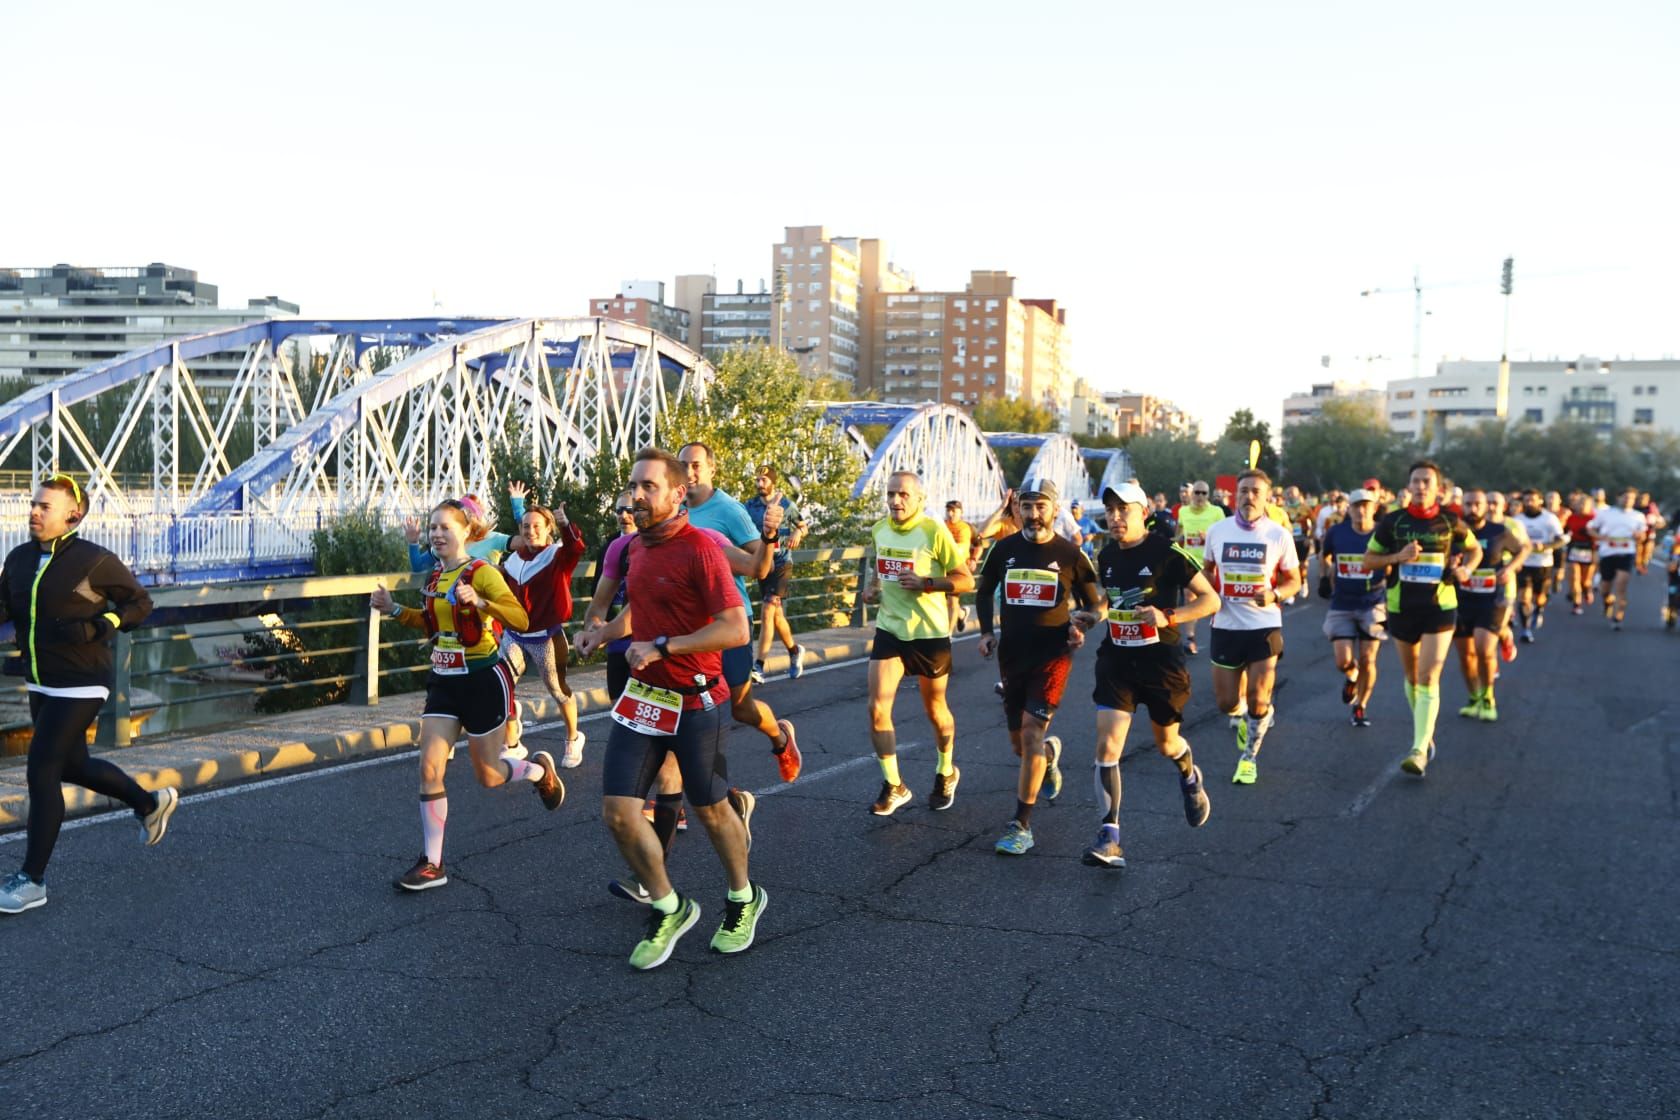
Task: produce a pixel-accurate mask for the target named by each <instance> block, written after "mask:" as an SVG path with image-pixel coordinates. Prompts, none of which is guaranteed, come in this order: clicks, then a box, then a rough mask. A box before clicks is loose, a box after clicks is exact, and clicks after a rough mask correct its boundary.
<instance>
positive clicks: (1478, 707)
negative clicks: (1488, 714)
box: [1458, 696, 1482, 719]
mask: <svg viewBox="0 0 1680 1120" xmlns="http://www.w3.org/2000/svg"><path fill="white" fill-rule="evenodd" d="M1458 714H1459V715H1461V716H1463V717H1464V718H1465V719H1480V718H1481V716H1482V698H1481V697H1480V696H1472V697H1470V703H1468V704H1466V705H1464V707H1462V708H1460V709H1459V710H1458Z"/></svg>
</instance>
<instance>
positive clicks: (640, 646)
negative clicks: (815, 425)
mask: <svg viewBox="0 0 1680 1120" xmlns="http://www.w3.org/2000/svg"><path fill="white" fill-rule="evenodd" d="M692 473H693V471H692V467H691V465H690V464H687V463H684V462H683V461H682V460H681V459H679V458H677V457H676V456H674V455H672V454H671V453H670V452H668V451H662V450H660V449H658V448H654V447H649V448H644V449H643V450H642V451H641V452H640V453H639V454H638V455H637V456H636V464H635V466H634V468H632V470H631V473H630V485H631V488H632V489H633V490H634V491H635V493H636V497H635V502H634V508H635V510H636V524H637V525H638V526H639V529H640V531H639V532H638V533H637V534H636V535H635V536H634V537H632V538H631V540H630V543H629V544H628V545H626V546H625V548H626V551H627V552H628V554H629V557H630V559H629V571H628V573H627V575H626V579H627V580H628V583H629V590H630V594H629V602H630V608H629V609H628V610H627V611H625V612H623V613H621V614H620V615H619V616H618V617H617V618H615V619H613V621H612V622H611V623H610V624H608V625H607V626H605V627H602V628H601V629H598V630H593V631H588V632H586V633H584V634H581V635H579V637H578V649H579V650H580V651H583V652H585V653H586V654H587V652H588V651H589V650H590V649H593V648H594V647H595V646H596V645H598V644H600V643H601V642H602V641H607V640H611V639H612V638H614V637H617V636H618V634H619V632H622V631H623V630H624V629H626V627H627V626H628V629H629V630H630V634H631V637H632V638H633V639H634V640H633V641H632V642H631V645H630V649H629V652H628V654H627V655H626V660H627V661H628V662H629V664H630V674H631V676H630V682H629V683H628V684H627V685H625V688H624V691H623V692H622V693H621V694H620V695H619V696H618V698H617V699H616V701H615V702H614V705H613V715H612V718H613V727H612V729H611V733H610V737H609V738H608V740H607V749H606V755H605V758H604V760H603V762H602V774H601V787H602V794H603V796H602V805H601V811H602V815H603V816H604V817H605V819H606V823H607V828H608V830H609V831H610V832H611V833H612V837H613V840H614V842H615V843H616V844H617V845H618V850H619V853H620V854H621V855H622V856H623V857H624V859H625V862H627V863H628V864H629V865H630V867H631V869H632V871H633V872H634V873H635V877H636V882H637V883H638V884H640V885H642V887H643V889H645V890H646V892H647V894H648V906H649V907H650V910H649V913H648V922H647V932H646V934H645V935H644V936H643V938H642V940H641V941H640V942H638V943H637V945H636V947H635V949H634V950H632V951H631V953H630V965H631V967H632V968H637V969H642V970H646V969H652V968H658V967H659V966H660V965H662V964H664V963H665V962H666V961H667V960H669V959H670V956H671V953H672V951H673V950H674V949H675V948H676V946H677V942H678V940H679V939H681V937H682V936H683V935H684V934H685V933H687V932H688V931H689V930H690V929H692V928H693V927H694V924H695V923H696V922H697V921H699V920H700V906H699V904H698V903H696V902H695V901H694V900H693V899H691V898H685V897H683V896H681V895H679V894H678V893H677V892H676V890H675V888H673V887H672V885H671V880H670V878H669V877H668V875H667V874H666V870H665V858H664V853H663V852H662V851H661V850H660V843H659V839H658V837H657V836H656V835H655V834H654V830H653V827H652V826H651V825H650V824H648V822H647V820H646V819H645V818H644V817H643V816H642V803H643V801H644V799H646V797H647V794H648V790H649V789H650V788H652V786H653V782H654V778H655V776H656V775H657V774H658V773H659V770H660V768H661V766H663V765H664V762H665V759H666V758H667V757H668V756H671V755H673V754H674V755H675V756H676V759H677V765H678V767H679V768H680V769H681V771H682V781H683V792H684V794H685V795H686V796H687V797H688V803H689V804H690V805H692V806H694V812H695V815H696V816H698V817H699V818H700V822H701V824H703V825H704V826H705V828H706V834H707V836H708V837H710V839H711V842H712V848H713V850H714V851H716V852H717V855H718V861H719V862H720V863H722V864H723V869H724V874H725V875H726V877H727V879H728V882H729V893H728V895H727V896H726V901H725V904H724V918H723V923H722V924H721V925H719V926H718V928H717V932H716V933H715V934H714V935H713V936H712V949H713V950H714V951H715V952H719V953H739V952H742V951H743V950H745V949H748V948H750V947H751V946H752V943H753V938H754V936H755V934H756V931H757V928H758V922H759V919H760V918H761V917H763V914H764V910H765V907H766V906H767V905H768V903H769V899H768V897H767V896H766V894H765V891H764V888H763V887H759V886H754V885H753V883H752V881H751V880H750V879H749V878H748V863H747V847H748V832H747V829H746V826H745V824H744V822H743V821H742V818H741V816H740V815H739V814H738V811H737V810H736V809H735V808H733V807H732V806H731V804H730V799H729V777H728V774H729V770H728V765H727V763H726V761H725V759H724V753H723V747H724V741H725V739H726V738H727V737H728V734H729V727H728V725H727V724H726V723H725V722H724V718H723V713H724V709H723V708H722V706H721V702H722V701H724V700H727V699H729V689H730V686H729V683H728V681H727V680H726V679H724V677H723V657H722V656H721V651H723V650H727V649H740V648H742V647H744V646H747V645H748V644H749V642H750V640H751V638H752V626H751V624H750V623H749V622H748V620H747V611H746V607H745V605H744V603H743V596H742V595H741V592H740V589H739V588H738V587H737V586H736V581H735V580H732V579H731V578H730V573H729V565H728V563H727V561H726V560H725V559H724V555H723V552H722V550H720V549H718V548H716V547H714V546H713V545H712V543H711V542H710V541H708V540H706V539H705V538H704V537H703V536H701V534H700V533H699V532H698V531H697V530H696V529H695V528H694V526H693V525H692V524H691V523H690V522H691V519H692V516H693V515H692V513H691V512H688V511H685V510H684V508H683V501H684V498H685V497H686V496H687V489H688V487H687V484H686V481H685V480H686V479H688V478H689V477H690V476H691V475H692ZM702 504H704V503H702ZM742 676H743V678H744V677H745V674H744V673H743V674H742Z"/></svg>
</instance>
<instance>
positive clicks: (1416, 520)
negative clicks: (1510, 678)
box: [1365, 459, 1482, 778]
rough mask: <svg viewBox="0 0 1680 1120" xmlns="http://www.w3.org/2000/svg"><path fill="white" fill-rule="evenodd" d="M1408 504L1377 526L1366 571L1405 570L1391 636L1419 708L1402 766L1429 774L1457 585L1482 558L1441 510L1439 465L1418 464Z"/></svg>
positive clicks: (1391, 612)
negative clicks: (1410, 747) (1442, 668)
mask: <svg viewBox="0 0 1680 1120" xmlns="http://www.w3.org/2000/svg"><path fill="white" fill-rule="evenodd" d="M1407 492H1408V493H1407V497H1408V499H1409V501H1408V504H1407V505H1406V506H1405V508H1403V509H1398V510H1395V511H1394V512H1393V513H1390V514H1387V515H1385V516H1384V517H1383V518H1382V520H1381V521H1378V522H1377V528H1376V532H1374V533H1372V534H1371V543H1370V545H1369V547H1368V548H1367V549H1366V552H1365V567H1366V568H1368V569H1370V570H1372V571H1378V570H1386V569H1388V568H1396V569H1398V571H1397V573H1396V578H1394V579H1392V580H1390V581H1389V586H1388V632H1389V633H1390V634H1392V635H1393V636H1394V641H1395V644H1396V646H1397V647H1398V648H1399V651H1400V666H1401V668H1402V669H1404V670H1405V673H1406V702H1407V704H1409V705H1410V706H1411V709H1412V749H1411V751H1410V753H1408V754H1407V755H1406V757H1405V759H1404V760H1403V761H1402V762H1401V763H1400V767H1401V769H1403V770H1404V771H1406V773H1408V774H1415V775H1417V776H1418V777H1420V778H1421V777H1423V775H1424V771H1425V770H1426V769H1427V768H1428V766H1429V763H1430V762H1431V761H1432V760H1433V759H1434V757H1435V720H1436V717H1438V716H1439V715H1440V713H1441V667H1442V666H1443V665H1445V664H1446V660H1447V651H1448V650H1449V649H1450V648H1451V646H1452V634H1453V629H1454V627H1455V626H1456V625H1457V620H1458V614H1457V612H1458V589H1457V586H1456V585H1457V584H1459V583H1462V582H1464V581H1465V580H1467V579H1468V578H1469V576H1470V573H1471V572H1472V571H1473V570H1475V568H1476V566H1477V565H1478V564H1479V563H1480V561H1481V558H1482V550H1481V548H1480V546H1478V545H1477V544H1476V538H1475V537H1474V536H1472V535H1471V533H1470V531H1469V530H1468V529H1466V528H1465V527H1464V522H1462V521H1460V520H1458V518H1456V517H1453V516H1452V515H1451V514H1449V513H1447V512H1446V510H1444V509H1443V508H1441V468H1440V467H1438V466H1436V465H1435V463H1434V462H1433V461H1432V460H1429V459H1420V460H1419V461H1418V462H1416V463H1413V464H1412V469H1411V471H1410V473H1409V475H1408V480H1407Z"/></svg>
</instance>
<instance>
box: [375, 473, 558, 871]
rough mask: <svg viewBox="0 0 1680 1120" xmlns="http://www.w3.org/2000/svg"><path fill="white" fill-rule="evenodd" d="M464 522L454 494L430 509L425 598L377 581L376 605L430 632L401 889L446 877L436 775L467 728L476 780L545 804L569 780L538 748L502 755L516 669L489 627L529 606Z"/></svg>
mask: <svg viewBox="0 0 1680 1120" xmlns="http://www.w3.org/2000/svg"><path fill="white" fill-rule="evenodd" d="M471 524H472V523H471V522H470V521H469V519H468V516H467V513H466V512H465V510H463V509H462V504H461V503H460V502H458V501H456V500H454V499H450V500H448V501H445V502H443V503H441V504H440V505H439V506H438V507H437V508H436V509H434V510H432V521H431V546H432V547H431V551H432V555H434V556H436V557H437V567H436V568H434V569H433V570H432V576H431V579H430V580H429V581H428V582H427V584H426V590H425V591H424V593H423V594H424V595H425V602H426V605H425V607H424V608H421V609H415V608H414V607H403V606H398V605H397V604H396V603H395V602H393V601H392V599H391V593H390V592H389V591H386V590H385V589H384V588H383V587H381V588H378V589H376V590H375V591H374V593H373V596H372V599H371V602H372V605H373V609H374V610H376V611H379V612H380V613H382V614H387V615H389V616H390V617H391V618H393V619H395V620H397V621H398V622H400V623H401V624H402V625H404V626H409V627H413V628H414V629H416V630H425V631H426V635H427V637H429V638H431V639H432V668H431V672H429V673H427V674H426V702H425V706H424V707H423V708H422V709H421V714H420V837H421V843H422V848H423V850H422V853H421V856H420V858H419V860H417V861H416V862H415V864H414V866H413V867H411V868H409V870H408V871H406V872H404V873H403V874H402V875H401V876H400V877H398V879H397V880H396V886H398V887H400V888H401V889H403V890H409V891H424V890H430V889H431V888H433V887H441V886H443V885H444V884H446V883H448V882H449V873H448V872H447V871H446V870H445V869H444V864H443V831H444V825H445V822H446V821H447V820H448V819H449V798H448V796H447V794H446V791H445V789H444V782H443V775H444V768H445V764H446V763H447V762H448V760H449V751H450V747H451V746H452V744H453V743H454V742H455V740H456V738H457V737H458V736H459V735H460V734H461V732H462V730H463V729H464V730H465V731H466V733H467V749H468V752H469V753H470V754H471V756H472V763H473V772H474V773H475V774H476V775H477V777H478V784H479V785H481V786H484V787H485V788H487V789H493V788H495V787H496V786H500V785H504V784H506V783H509V782H530V783H532V785H533V786H534V787H535V789H536V792H537V796H538V797H539V798H541V799H542V803H543V806H544V807H545V808H547V809H549V810H554V809H558V808H559V807H560V803H561V802H562V801H564V800H565V798H566V786H565V783H563V782H562V781H561V780H560V774H559V771H558V770H556V769H555V766H554V758H553V756H552V755H550V754H549V753H548V752H547V751H538V752H537V753H536V754H534V755H532V756H531V758H530V760H529V761H527V760H525V759H521V758H513V757H509V756H503V755H502V746H503V743H504V742H505V741H506V736H507V725H508V722H509V721H510V720H511V719H513V717H514V715H515V713H517V712H518V711H519V708H518V704H517V702H516V701H515V699H514V694H513V669H512V667H511V666H509V665H508V663H507V662H506V661H504V660H503V659H502V653H501V650H500V648H498V643H497V639H496V632H495V628H494V627H493V626H492V625H490V623H491V622H498V623H500V624H501V625H503V626H505V627H507V628H509V629H511V630H518V631H523V630H528V629H530V625H531V620H530V616H529V615H527V614H526V613H525V608H524V607H522V606H520V605H519V601H518V600H517V599H515V598H514V596H513V592H511V591H509V590H508V585H507V581H506V580H504V579H503V578H502V573H501V572H500V571H498V570H497V569H496V568H494V567H492V566H491V565H490V564H489V563H487V562H486V561H483V560H479V559H476V558H473V557H470V556H468V555H467V534H468V533H469V532H471Z"/></svg>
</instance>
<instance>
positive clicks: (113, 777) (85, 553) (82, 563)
mask: <svg viewBox="0 0 1680 1120" xmlns="http://www.w3.org/2000/svg"><path fill="white" fill-rule="evenodd" d="M87 512H88V496H87V493H86V492H85V491H84V490H83V489H82V487H81V484H80V483H78V482H77V481H76V480H75V479H73V478H71V477H70V476H69V475H67V474H54V475H50V476H48V477H47V478H46V479H45V480H44V481H43V482H42V483H41V485H40V486H39V487H37V488H36V490H35V496H34V498H33V499H32V500H31V501H30V503H29V539H28V540H26V541H24V542H23V543H22V544H20V545H18V546H17V547H16V548H14V549H12V551H11V552H10V553H9V554H8V555H7V556H6V560H5V564H4V566H3V567H0V622H8V621H9V622H10V623H11V624H12V626H13V628H14V629H15V630H16V632H17V644H18V651H19V656H16V657H9V658H7V659H6V672H7V674H9V675H21V676H22V677H23V680H24V688H25V690H26V691H27V692H28V695H29V720H30V723H32V724H33V725H34V728H33V730H32V732H31V733H30V738H29V762H28V769H27V771H26V776H27V781H28V785H29V818H28V825H27V829H28V832H27V837H26V844H25V847H24V853H23V866H22V867H21V868H20V869H19V870H17V871H16V872H14V873H13V874H12V875H11V876H9V877H8V878H7V879H6V881H5V882H4V883H3V884H0V914H21V913H23V912H24V911H25V910H33V909H35V908H36V907H37V906H45V905H46V904H47V862H48V861H49V860H50V859H51V858H52V853H53V847H54V845H56V844H57V843H58V834H59V830H60V829H61V828H62V827H63V825H64V783H66V782H68V783H70V784H72V785H78V786H81V787H82V788H83V789H88V790H92V791H93V792H94V793H98V794H102V795H104V796H105V797H108V798H110V799H111V800H112V801H117V802H121V803H122V804H124V805H127V806H128V807H129V809H131V810H132V811H133V812H134V817H135V819H136V820H137V821H139V822H140V839H141V841H142V842H143V843H145V844H146V845H147V846H148V847H149V846H151V845H153V844H156V843H157V842H158V841H159V840H162V839H163V834H164V831H165V830H166V829H168V827H169V818H170V816H171V815H172V814H173V813H174V812H175V807H176V805H178V804H180V800H181V799H180V794H179V793H177V792H176V790H175V788H174V787H173V786H165V787H163V788H162V789H159V790H157V791H156V792H155V793H148V792H147V791H146V790H144V789H142V788H140V785H139V783H137V782H136V781H135V780H134V779H133V778H131V777H129V776H128V775H127V774H126V773H124V772H123V771H122V770H120V769H119V768H117V767H116V766H113V765H112V764H111V763H109V762H106V761H105V760H104V759H102V758H93V757H91V756H90V755H89V754H88V749H87V744H88V731H89V730H90V729H91V728H92V726H93V721H94V720H96V719H98V718H99V709H100V708H102V707H104V706H105V700H106V698H107V697H108V696H110V694H111V679H112V675H111V636H112V635H113V634H115V633H116V632H117V631H118V630H133V629H134V628H135V627H136V626H138V625H140V623H141V622H143V621H145V619H146V616H147V615H149V614H151V613H152V599H151V596H149V595H147V594H146V589H145V588H143V587H141V586H140V584H139V582H138V581H137V580H136V579H135V578H134V573H132V572H130V571H129V570H128V568H127V567H126V566H124V564H123V562H122V561H121V560H119V559H117V558H116V557H115V556H113V555H112V554H111V553H110V552H108V551H107V550H106V549H104V548H101V547H100V546H99V545H96V544H94V543H93V542H92V541H89V540H84V539H83V538H82V537H80V536H78V535H77V530H78V528H79V526H80V525H81V523H82V519H83V518H85V517H86V516H87Z"/></svg>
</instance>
